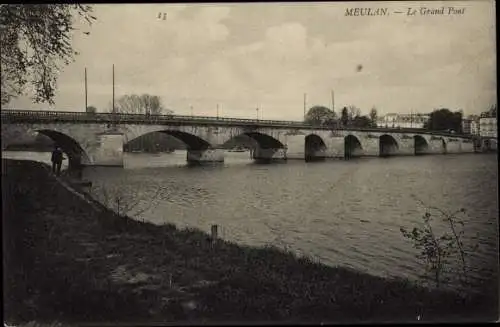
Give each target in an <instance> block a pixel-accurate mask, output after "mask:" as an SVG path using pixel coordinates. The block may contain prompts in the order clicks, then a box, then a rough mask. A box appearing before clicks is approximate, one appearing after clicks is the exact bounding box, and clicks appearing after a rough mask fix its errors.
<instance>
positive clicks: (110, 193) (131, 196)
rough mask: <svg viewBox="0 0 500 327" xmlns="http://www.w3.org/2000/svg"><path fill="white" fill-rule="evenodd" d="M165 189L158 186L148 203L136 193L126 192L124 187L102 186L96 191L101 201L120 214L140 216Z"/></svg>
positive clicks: (95, 193)
mask: <svg viewBox="0 0 500 327" xmlns="http://www.w3.org/2000/svg"><path fill="white" fill-rule="evenodd" d="M162 190H163V189H162V188H160V187H158V188H156V190H154V192H153V194H152V195H151V196H149V197H148V199H147V201H146V202H147V205H146V206H145V205H144V203H143V202H144V201H141V199H140V198H139V197H137V196H136V194H135V193H131V192H126V191H125V190H124V189H123V188H113V189H111V188H108V187H106V186H102V187H100V188H99V189H98V190H97V192H94V196H95V197H96V200H98V201H100V202H101V203H102V204H104V205H105V206H106V207H107V208H109V209H111V210H112V211H114V212H116V213H117V214H118V215H119V216H131V217H135V218H137V217H139V216H140V215H141V214H143V213H144V212H146V211H148V210H150V209H151V207H152V204H154V202H155V201H156V200H157V199H158V198H159V197H160V195H161V191H162Z"/></svg>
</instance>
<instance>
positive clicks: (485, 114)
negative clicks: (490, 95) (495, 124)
mask: <svg viewBox="0 0 500 327" xmlns="http://www.w3.org/2000/svg"><path fill="white" fill-rule="evenodd" d="M481 117H483V118H488V117H489V118H496V117H497V105H496V104H494V105H492V106H491V107H490V109H489V110H488V111H484V112H482V113H481Z"/></svg>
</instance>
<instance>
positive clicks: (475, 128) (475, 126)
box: [470, 119, 479, 135]
mask: <svg viewBox="0 0 500 327" xmlns="http://www.w3.org/2000/svg"><path fill="white" fill-rule="evenodd" d="M470 133H471V134H472V135H479V119H472V120H471V122H470Z"/></svg>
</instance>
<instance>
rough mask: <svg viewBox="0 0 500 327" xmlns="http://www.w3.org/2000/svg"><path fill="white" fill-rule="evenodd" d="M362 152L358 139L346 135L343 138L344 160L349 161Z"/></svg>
mask: <svg viewBox="0 0 500 327" xmlns="http://www.w3.org/2000/svg"><path fill="white" fill-rule="evenodd" d="M362 152H363V147H362V146H361V142H360V141H359V139H358V138H357V137H356V136H354V135H352V134H349V135H346V136H345V137H344V158H345V159H351V158H353V157H357V156H360V155H361V154H362Z"/></svg>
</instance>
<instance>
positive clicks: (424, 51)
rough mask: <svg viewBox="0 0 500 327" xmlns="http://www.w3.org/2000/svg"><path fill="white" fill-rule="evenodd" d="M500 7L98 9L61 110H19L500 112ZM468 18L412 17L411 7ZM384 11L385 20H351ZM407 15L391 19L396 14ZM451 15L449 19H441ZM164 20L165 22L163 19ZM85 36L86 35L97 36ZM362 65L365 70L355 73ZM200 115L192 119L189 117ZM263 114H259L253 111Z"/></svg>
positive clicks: (62, 85)
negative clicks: (133, 103)
mask: <svg viewBox="0 0 500 327" xmlns="http://www.w3.org/2000/svg"><path fill="white" fill-rule="evenodd" d="M494 6H495V4H494V1H486V0H484V1H483V0H477V1H475V0H473V1H461V2H452V1H446V2H441V1H432V2H395V1H391V2H375V1H370V2H352V1H351V2H324V3H319V2H318V3H240V4H235V3H232V4H231V3H221V4H106V5H94V16H96V17H97V21H96V22H94V23H93V24H92V25H91V26H88V24H86V23H85V21H76V25H75V26H76V27H77V28H78V30H77V31H75V32H74V35H73V46H74V48H75V50H77V51H79V52H80V55H78V56H76V57H75V61H74V62H73V63H71V64H70V65H68V66H64V67H63V69H62V71H61V73H60V75H59V78H58V90H57V93H56V98H55V105H53V106H50V105H48V104H34V103H32V100H31V97H30V96H23V97H20V98H18V99H15V100H13V101H12V102H11V103H10V105H9V107H10V108H15V109H50V110H61V111H84V108H85V93H84V90H85V89H84V69H85V68H87V76H88V105H93V106H95V107H97V110H98V111H107V110H108V108H109V107H110V103H111V100H112V65H113V64H114V65H115V98H118V97H120V96H122V95H126V94H143V93H148V94H151V95H158V96H160V97H161V100H162V103H163V104H164V106H165V107H167V108H169V109H172V110H173V111H174V112H175V113H176V114H191V110H192V113H193V114H195V115H206V116H215V115H216V112H217V109H216V108H217V105H218V106H219V115H220V116H225V117H241V118H255V117H257V115H258V116H259V118H260V119H283V120H301V119H302V118H303V109H304V94H307V97H306V106H307V108H309V107H312V106H313V105H324V106H327V107H331V106H332V95H331V94H332V90H333V94H334V108H335V111H336V112H339V111H340V109H341V108H342V107H343V106H348V105H355V106H357V107H359V108H361V111H362V113H363V114H367V113H368V112H369V110H370V109H371V108H372V107H376V108H377V110H378V112H379V115H383V114H386V113H410V112H414V113H427V112H430V111H432V110H433V109H436V108H442V107H445V108H450V109H452V110H458V109H462V110H463V111H464V113H465V114H466V115H468V114H477V113H480V112H482V111H485V110H487V109H488V108H489V107H490V106H491V105H492V104H495V103H496V89H497V85H496V42H495V41H496V37H495V29H496V28H495V7H494ZM421 7H426V8H431V9H438V8H441V7H455V8H465V11H464V13H463V14H461V15H458V14H456V15H420V14H418V13H417V14H416V15H414V16H408V15H407V14H406V12H407V11H408V8H411V9H417V10H419V9H420V8H421ZM349 8H373V9H375V8H388V12H389V15H388V16H357V17H354V16H346V9H349ZM395 10H396V11H401V12H404V13H403V14H395V13H393V11H395ZM445 10H446V11H445V13H447V10H448V9H446V8H445ZM159 13H165V14H166V16H165V19H163V15H162V17H161V18H158V15H159ZM83 32H90V34H89V35H86V34H84V33H83ZM358 65H362V69H361V71H358V69H357V67H358ZM191 107H192V109H191ZM256 108H259V110H256Z"/></svg>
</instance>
